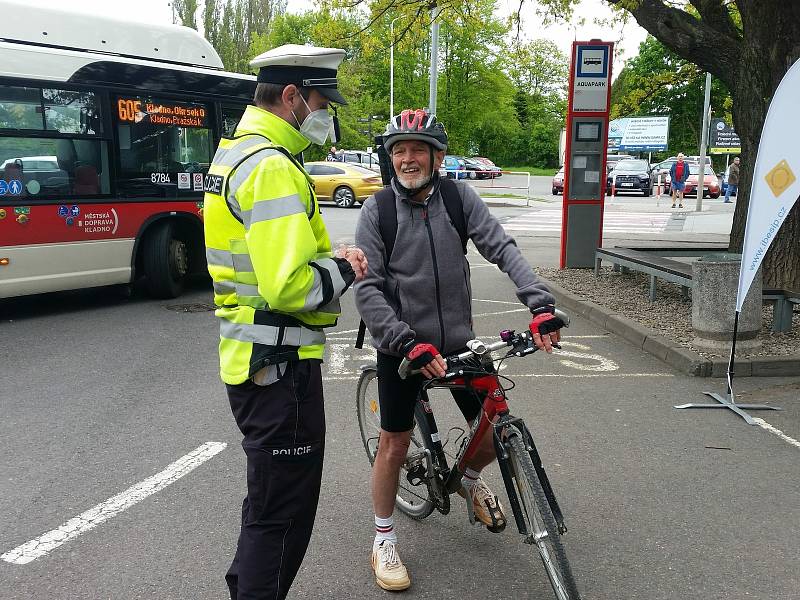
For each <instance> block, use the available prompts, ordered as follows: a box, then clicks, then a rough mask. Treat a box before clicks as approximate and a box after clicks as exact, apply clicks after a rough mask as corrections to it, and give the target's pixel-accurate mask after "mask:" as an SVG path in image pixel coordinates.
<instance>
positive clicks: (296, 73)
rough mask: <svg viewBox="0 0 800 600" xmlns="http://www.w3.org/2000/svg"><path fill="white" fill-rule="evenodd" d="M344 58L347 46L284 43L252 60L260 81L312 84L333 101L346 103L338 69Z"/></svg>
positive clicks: (306, 85) (305, 85)
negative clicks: (342, 93) (329, 46)
mask: <svg viewBox="0 0 800 600" xmlns="http://www.w3.org/2000/svg"><path fill="white" fill-rule="evenodd" d="M342 59H344V50H341V49H339V48H317V47H316V46H301V45H299V44H285V45H283V46H278V47H277V48H273V49H272V50H268V51H267V52H264V53H263V54H259V55H258V56H256V57H255V58H254V59H253V60H251V61H250V66H251V67H252V68H253V69H258V77H257V79H258V81H259V83H275V84H279V85H288V84H290V83H293V84H295V85H296V86H299V87H305V88H313V89H315V90H317V91H318V92H319V93H320V94H322V95H323V96H325V97H326V98H327V99H328V100H330V101H331V102H336V103H337V104H347V101H346V100H345V99H344V96H342V95H341V94H340V93H339V90H338V87H337V86H338V82H337V80H336V71H337V69H338V68H339V64H340V63H341V62H342Z"/></svg>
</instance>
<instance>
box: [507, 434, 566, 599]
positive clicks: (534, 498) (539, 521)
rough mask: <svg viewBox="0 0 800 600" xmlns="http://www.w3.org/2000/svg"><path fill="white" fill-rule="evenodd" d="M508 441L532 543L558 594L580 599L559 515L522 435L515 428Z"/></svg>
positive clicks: (521, 504) (514, 476) (511, 463)
mask: <svg viewBox="0 0 800 600" xmlns="http://www.w3.org/2000/svg"><path fill="white" fill-rule="evenodd" d="M508 442H509V467H510V469H511V474H512V478H513V480H514V483H515V486H516V490H517V493H518V495H519V501H520V511H522V513H523V514H522V518H523V520H524V522H525V523H526V526H527V527H528V529H529V533H531V534H532V535H533V540H532V542H528V543H534V544H536V546H537V549H538V550H539V557H540V558H541V559H542V563H543V564H544V568H545V572H546V573H547V577H548V578H549V579H550V585H552V586H553V591H554V592H555V596H556V598H557V599H558V600H580V595H579V594H578V586H577V584H576V583H575V578H574V577H573V575H572V569H571V568H570V566H569V561H568V560H567V554H566V552H565V550H564V546H563V544H562V543H561V539H560V534H559V533H558V526H557V525H556V520H555V517H553V512H552V510H551V509H550V504H549V503H548V502H547V497H546V496H545V493H544V490H543V489H542V484H541V482H540V481H539V477H538V475H537V474H536V469H535V468H534V466H533V461H532V460H531V457H530V454H529V453H528V450H527V448H526V447H525V442H524V441H523V439H522V435H521V434H519V433H518V432H516V431H514V432H513V433H512V434H511V435H509V437H508ZM527 541H528V540H526V542H527Z"/></svg>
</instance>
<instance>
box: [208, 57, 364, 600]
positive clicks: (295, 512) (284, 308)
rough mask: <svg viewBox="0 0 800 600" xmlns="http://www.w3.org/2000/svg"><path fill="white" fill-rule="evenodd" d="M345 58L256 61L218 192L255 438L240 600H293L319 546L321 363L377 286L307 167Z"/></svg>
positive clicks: (224, 292) (234, 585)
mask: <svg viewBox="0 0 800 600" xmlns="http://www.w3.org/2000/svg"><path fill="white" fill-rule="evenodd" d="M343 58H344V50H339V49H337V48H314V47H311V46H298V45H295V44H289V45H286V46H281V47H279V48H275V49H273V50H270V51H269V52H266V53H264V54H262V55H260V56H257V57H256V58H255V59H253V61H252V62H251V63H250V65H251V66H252V67H253V68H255V69H258V85H257V87H256V91H255V98H254V105H251V106H248V107H247V109H246V110H245V112H244V115H242V118H241V121H240V122H239V125H238V126H237V127H236V131H235V132H234V135H233V138H232V139H231V138H223V139H222V141H221V142H220V145H219V148H218V150H217V153H216V155H215V156H214V160H213V162H212V164H211V167H210V168H209V172H208V175H207V176H206V179H205V182H206V183H205V191H206V195H205V213H204V216H205V241H206V249H207V250H206V258H207V260H208V270H209V272H210V274H211V277H212V278H213V280H214V303H215V304H216V305H217V307H218V308H217V311H216V313H215V314H216V316H217V317H219V320H220V343H219V357H220V372H221V377H222V380H223V381H224V382H225V384H226V389H227V392H228V400H229V402H230V406H231V411H232V412H233V416H234V418H235V419H236V424H237V425H238V426H239V429H240V430H241V432H242V434H243V436H244V439H243V440H242V448H243V449H244V452H245V455H246V456H247V496H246V497H245V499H244V502H243V503H242V512H241V519H242V524H241V532H240V534H239V542H238V546H237V549H236V555H235V556H234V559H233V562H232V564H231V566H230V569H229V570H228V573H227V575H226V576H225V579H226V581H227V583H228V588H229V590H230V595H231V600H266V599H269V600H273V599H274V600H282V599H283V598H285V597H286V594H287V593H288V591H289V587H290V586H291V585H292V581H293V580H294V577H295V575H296V574H297V570H298V569H299V568H300V564H301V563H302V561H303V557H304V556H305V553H306V548H307V547H308V542H309V539H310V538H311V530H312V528H313V526H314V519H315V516H316V511H317V503H318V501H319V493H320V483H321V480H322V460H323V455H324V450H325V410H324V400H323V393H322V369H321V366H320V365H321V363H322V355H323V352H324V350H325V332H324V328H325V327H330V326H332V325H335V324H336V320H337V319H338V317H339V313H340V308H339V297H340V296H341V295H342V294H344V292H345V290H347V288H348V287H350V285H351V284H352V283H353V282H354V281H359V280H360V279H362V278H363V277H364V274H365V273H366V268H367V264H366V259H365V258H364V254H363V252H361V251H360V250H358V249H357V248H342V249H341V250H337V253H336V254H335V255H334V253H332V252H331V242H330V238H329V237H328V232H327V230H326V228H325V223H323V221H322V217H321V216H320V212H319V206H318V205H317V199H316V196H315V195H314V188H313V184H312V183H311V178H310V177H309V175H308V173H307V172H306V171H305V169H304V168H303V166H302V163H301V161H300V160H299V157H300V155H301V153H302V152H303V151H304V150H306V149H307V148H308V147H309V146H311V144H312V143H314V144H318V145H320V146H321V145H323V144H325V143H326V141H327V140H328V136H329V134H330V132H331V131H335V130H336V128H335V127H334V120H333V117H332V116H331V115H330V113H329V112H328V105H329V103H331V102H335V103H337V104H346V102H345V100H344V98H343V97H342V95H341V94H340V93H339V91H338V89H337V81H336V75H337V69H338V67H339V64H340V63H341V61H342V59H343Z"/></svg>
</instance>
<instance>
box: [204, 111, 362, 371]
mask: <svg viewBox="0 0 800 600" xmlns="http://www.w3.org/2000/svg"><path fill="white" fill-rule="evenodd" d="M308 145H309V143H308V140H307V139H306V138H305V137H304V136H302V135H301V134H300V132H299V131H297V130H296V129H295V128H294V127H292V126H291V125H289V123H287V122H286V121H284V120H283V119H281V118H280V117H278V116H276V115H274V114H272V113H271V112H269V111H266V110H262V109H260V108H257V107H255V106H248V107H247V109H246V110H245V112H244V115H243V116H242V119H241V121H240V122H239V126H238V127H237V128H236V132H235V133H234V136H233V138H223V139H222V141H221V142H220V145H219V148H218V149H217V153H216V154H215V156H214V161H213V162H212V164H211V166H210V168H209V171H208V175H206V178H205V183H204V188H205V201H204V208H203V217H204V221H205V241H206V259H207V261H208V271H209V273H210V274H211V277H212V278H213V280H214V303H215V304H216V305H217V306H218V307H219V308H218V309H217V311H216V313H215V314H216V315H217V317H219V318H220V343H219V357H220V375H221V377H222V380H223V381H224V382H225V383H229V384H232V385H235V384H238V383H242V382H244V381H246V380H247V379H248V378H249V377H252V376H253V375H254V374H255V373H257V372H258V371H259V370H260V369H262V368H264V367H265V366H267V365H272V364H280V363H283V362H286V361H288V360H297V359H308V358H320V359H321V358H322V353H323V350H324V344H325V333H324V331H323V328H324V327H330V326H332V325H335V324H336V320H337V318H338V317H339V313H340V308H339V297H340V296H341V295H342V294H343V293H344V291H345V290H346V289H347V288H348V287H349V286H350V284H351V283H352V282H353V280H354V279H355V274H354V273H353V270H352V268H351V267H350V265H349V263H348V262H347V261H346V260H344V259H337V258H334V257H333V254H332V253H331V242H330V238H329V237H328V232H327V230H326V228H325V224H324V223H323V221H322V218H321V217H320V214H319V208H318V206H317V200H316V197H315V195H314V191H313V182H312V181H311V178H310V177H309V176H308V174H307V173H306V171H305V170H304V169H303V167H302V166H301V165H300V163H299V162H298V161H297V160H296V159H295V158H294V156H296V155H298V154H299V153H300V152H302V151H303V150H304V149H306V148H307V147H308Z"/></svg>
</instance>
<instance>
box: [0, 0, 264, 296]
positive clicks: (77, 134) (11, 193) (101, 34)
mask: <svg viewBox="0 0 800 600" xmlns="http://www.w3.org/2000/svg"><path fill="white" fill-rule="evenodd" d="M0 14H2V15H3V27H2V33H0V36H2V37H0V298H8V297H13V296H23V295H27V294H38V293H42V292H52V291H59V290H72V289H80V288H88V287H95V286H105V285H114V284H128V283H132V282H134V281H135V280H138V279H140V278H144V282H145V284H146V287H147V290H148V291H149V293H150V294H152V295H153V296H156V297H165V298H166V297H175V296H177V295H178V294H180V292H181V290H182V287H183V284H184V280H185V278H186V277H187V276H188V275H190V274H192V273H194V272H204V271H205V268H206V266H205V249H204V244H203V226H202V211H203V192H202V188H203V177H204V174H205V173H206V172H207V171H208V167H209V164H210V162H211V159H212V157H213V155H214V150H215V148H216V146H217V143H218V142H219V138H220V136H221V135H225V134H230V133H231V132H232V131H233V129H234V127H235V126H236V124H237V123H238V121H239V118H240V117H241V114H242V112H243V111H244V108H245V106H246V105H247V104H248V103H249V102H250V100H251V99H252V97H253V92H254V90H255V86H256V82H255V78H254V77H252V76H247V75H241V74H236V73H228V72H225V71H224V70H223V66H222V61H221V60H220V58H219V56H218V55H217V53H216V52H215V51H214V49H213V48H212V47H211V45H210V44H209V43H208V42H207V41H206V40H205V39H204V38H203V37H202V36H201V35H200V34H199V33H197V32H196V31H194V30H193V29H189V28H186V27H178V26H153V25H149V24H137V23H131V22H123V21H117V20H113V19H108V18H98V17H96V16H92V15H84V14H78V13H74V12H67V11H64V10H50V9H41V8H35V7H31V6H26V5H24V4H19V3H15V2H8V1H5V0H0Z"/></svg>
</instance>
